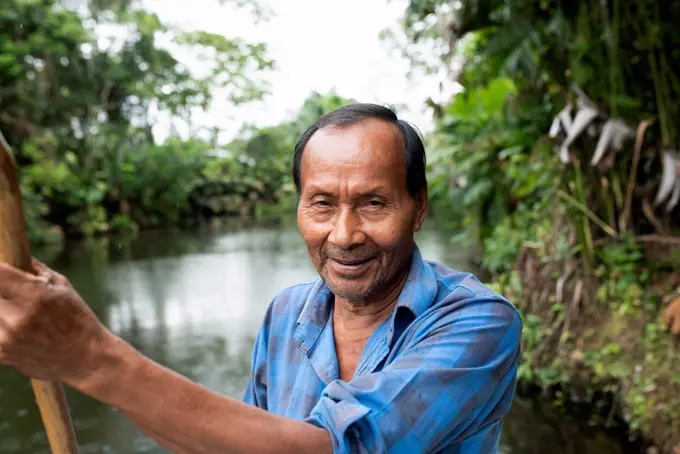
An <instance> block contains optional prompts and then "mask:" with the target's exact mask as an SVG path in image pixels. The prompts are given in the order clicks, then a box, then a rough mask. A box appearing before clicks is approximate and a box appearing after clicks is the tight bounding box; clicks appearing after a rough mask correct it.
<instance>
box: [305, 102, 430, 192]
mask: <svg viewBox="0 0 680 454" xmlns="http://www.w3.org/2000/svg"><path fill="white" fill-rule="evenodd" d="M370 118H377V119H380V120H384V121H387V122H388V123H392V124H394V125H395V126H397V127H398V128H399V130H400V131H401V135H402V138H403V140H404V150H405V152H406V186H407V188H408V192H409V194H410V195H411V197H413V198H415V197H417V196H418V194H419V193H420V191H422V190H423V189H427V178H426V176H425V162H426V161H425V147H424V145H423V141H422V139H421V136H420V134H419V133H418V131H417V130H416V129H415V128H414V127H413V126H411V125H410V124H409V123H407V122H406V121H404V120H400V119H399V118H398V117H397V114H396V113H395V112H394V110H392V109H391V108H389V107H385V106H381V105H378V104H369V103H354V104H348V105H345V106H343V107H340V108H339V109H336V110H334V111H332V112H330V113H327V114H326V115H324V116H322V117H321V118H319V119H318V120H316V122H314V124H313V125H311V126H310V127H309V128H307V130H306V131H305V132H304V133H303V134H302V136H300V139H299V140H298V142H297V144H296V145H295V155H294V157H293V181H294V182H295V188H296V189H297V193H298V195H299V194H300V190H301V187H300V166H301V163H302V152H303V151H304V149H305V147H306V146H307V142H309V139H310V138H311V137H312V136H313V135H314V133H315V132H317V131H318V130H320V129H322V128H325V127H327V126H337V127H341V128H342V127H347V126H352V125H355V124H358V123H360V122H361V121H363V120H366V119H370Z"/></svg>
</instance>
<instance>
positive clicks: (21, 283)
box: [0, 262, 45, 299]
mask: <svg viewBox="0 0 680 454" xmlns="http://www.w3.org/2000/svg"><path fill="white" fill-rule="evenodd" d="M44 282H45V278H44V277H38V276H35V275H34V274H31V273H27V272H26V271H22V270H20V269H19V268H16V267H13V266H12V265H9V264H7V263H3V262H0V296H2V297H3V298H6V299H13V298H15V297H21V296H24V295H25V293H26V287H27V286H31V285H35V284H41V283H44Z"/></svg>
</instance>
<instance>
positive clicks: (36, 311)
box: [0, 259, 109, 383]
mask: <svg viewBox="0 0 680 454" xmlns="http://www.w3.org/2000/svg"><path fill="white" fill-rule="evenodd" d="M33 268H34V270H35V271H36V274H30V273H27V272H24V271H21V270H19V269H17V268H14V267H12V266H10V265H7V264H5V263H0V365H8V366H11V367H13V368H14V369H16V370H18V371H19V372H20V373H22V374H24V375H26V376H28V377H31V378H36V379H41V380H48V381H61V382H64V383H71V382H76V381H78V380H81V379H83V378H84V377H86V376H87V375H88V374H90V373H92V372H94V371H95V370H96V369H97V368H98V365H97V364H96V363H97V349H98V347H99V346H100V345H102V341H103V340H105V339H106V338H107V337H108V334H107V333H109V332H108V330H107V329H106V328H105V327H104V326H103V324H102V323H101V322H100V321H99V320H98V319H97V317H96V316H95V314H94V313H93V312H92V311H91V310H90V308H89V307H88V306H87V305H86V304H85V302H84V301H83V300H82V298H81V297H80V296H79V295H78V293H77V292H76V291H75V290H74V289H73V287H72V286H71V284H70V283H69V281H68V280H67V279H66V278H65V277H64V276H62V275H61V274H59V273H56V272H55V271H53V270H51V269H50V268H48V267H47V266H45V265H43V264H42V263H40V262H39V261H38V260H35V259H34V260H33Z"/></svg>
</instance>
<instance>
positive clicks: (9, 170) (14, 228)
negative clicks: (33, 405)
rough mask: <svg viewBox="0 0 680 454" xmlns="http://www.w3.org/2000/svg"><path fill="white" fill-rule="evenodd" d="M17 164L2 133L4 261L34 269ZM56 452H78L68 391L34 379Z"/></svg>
mask: <svg viewBox="0 0 680 454" xmlns="http://www.w3.org/2000/svg"><path fill="white" fill-rule="evenodd" d="M16 167H17V166H16V163H15V161H14V158H13V156H12V154H11V153H10V149H9V146H8V145H7V142H5V139H4V137H3V136H2V133H1V132H0V261H3V262H6V263H9V264H11V265H13V266H15V267H17V268H20V269H22V270H25V271H30V272H33V267H32V266H31V250H30V245H29V242H28V237H27V235H26V219H25V218H24V210H23V202H22V197H21V190H20V188H19V180H18V176H17V168H16ZM31 384H32V385H33V392H34V394H35V397H36V401H37V403H38V408H39V409H40V415H41V417H42V420H43V424H44V426H45V431H46V432H47V439H48V441H49V444H50V448H51V449H52V453H53V454H77V453H78V445H77V443H76V437H75V433H74V431H73V426H72V424H71V416H70V414H69V410H68V405H67V403H66V397H65V395H64V390H63V388H62V386H61V384H60V383H53V382H46V381H42V380H31Z"/></svg>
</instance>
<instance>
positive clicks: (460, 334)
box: [306, 298, 522, 454]
mask: <svg viewBox="0 0 680 454" xmlns="http://www.w3.org/2000/svg"><path fill="white" fill-rule="evenodd" d="M452 306H453V307H452V309H451V310H450V311H448V312H445V313H444V315H443V316H437V317H436V318H434V317H433V318H432V319H431V320H428V319H427V318H425V319H424V321H423V322H422V323H421V324H420V326H418V327H417V328H416V329H415V330H414V333H415V334H414V335H413V336H412V338H411V339H407V340H406V342H407V344H406V345H405V346H404V348H402V350H401V351H402V353H400V354H399V355H398V357H397V358H396V359H395V360H394V361H392V362H390V363H389V364H388V365H387V366H386V367H385V368H383V369H382V370H380V371H377V372H374V373H372V374H368V375H363V376H359V377H356V378H355V379H353V380H352V381H350V382H344V381H341V380H335V381H333V382H331V383H330V384H329V385H328V386H327V387H326V388H325V389H324V391H323V393H322V396H321V398H320V399H319V401H318V403H317V405H316V406H315V407H314V409H313V410H312V412H311V414H310V416H309V417H308V418H307V419H306V420H307V422H309V423H312V424H314V425H317V426H319V427H323V428H325V429H326V430H328V432H329V433H330V434H331V438H332V439H333V446H334V453H337V454H340V453H342V454H345V453H347V454H349V453H364V452H399V453H402V452H404V453H406V452H414V453H415V452H423V453H424V452H436V451H438V450H440V449H442V448H443V447H445V446H447V445H449V444H451V443H453V442H462V441H463V440H466V439H468V438H474V437H475V436H477V435H478V434H480V435H483V437H482V438H484V442H483V443H484V444H485V445H486V446H491V445H496V444H497V438H498V437H500V430H498V428H499V427H500V425H501V422H502V418H503V417H504V416H505V414H507V412H508V410H509V408H510V406H511V403H512V400H513V398H514V393H515V386H516V373H517V365H518V360H519V349H520V337H521V331H522V322H521V319H520V316H519V314H518V313H517V310H516V309H515V308H514V307H513V306H512V305H511V304H509V303H508V302H507V301H504V300H502V299H481V298H478V299H474V298H473V299H471V300H468V301H466V302H465V304H461V305H452ZM484 431H487V432H488V433H484V434H482V433H483V432H484ZM490 436H493V437H494V438H495V439H494V440H489V437H490ZM477 452H479V451H477Z"/></svg>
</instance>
